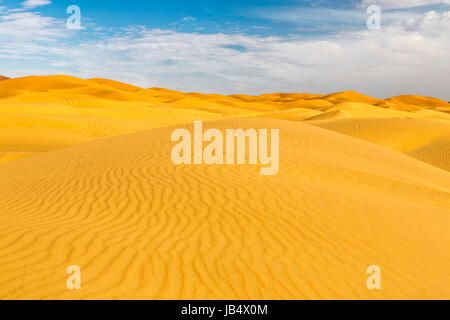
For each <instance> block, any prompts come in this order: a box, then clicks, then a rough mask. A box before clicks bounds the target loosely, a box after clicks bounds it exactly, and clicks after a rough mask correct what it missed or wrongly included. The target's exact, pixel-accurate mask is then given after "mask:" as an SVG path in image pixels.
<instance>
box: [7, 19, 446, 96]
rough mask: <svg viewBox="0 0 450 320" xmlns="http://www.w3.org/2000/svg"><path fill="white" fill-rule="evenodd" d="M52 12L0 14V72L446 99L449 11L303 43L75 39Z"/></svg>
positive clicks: (226, 89)
mask: <svg viewBox="0 0 450 320" xmlns="http://www.w3.org/2000/svg"><path fill="white" fill-rule="evenodd" d="M52 19H53V18H49V17H44V16H40V15H38V14H32V13H27V14H26V15H25V14H24V13H22V15H12V14H10V15H7V16H6V17H5V16H1V15H0V44H1V45H0V57H1V59H0V61H7V62H0V67H1V69H2V72H5V73H6V75H9V76H23V75H29V74H33V73H34V74H70V75H74V76H80V77H85V78H91V77H105V78H112V79H116V80H120V81H124V82H129V83H134V84H137V85H140V86H143V87H153V86H160V87H166V88H170V89H175V90H182V91H199V92H216V93H225V94H227V93H229V94H231V93H249V94H256V93H263V92H275V91H291V92H312V93H329V92H335V91H343V90H355V91H360V92H363V93H366V94H370V95H373V96H377V97H388V96H393V95H397V94H406V93H412V94H422V95H428V96H435V97H440V98H444V99H450V93H449V92H448V83H450V65H449V62H448V52H450V41H449V38H448V35H449V34H450V11H449V12H446V13H437V12H434V11H431V12H428V13H426V14H424V15H421V16H420V17H417V18H410V19H406V20H405V19H403V20H398V21H396V22H394V23H391V24H390V25H386V26H383V28H382V29H381V30H377V31H374V30H362V31H358V32H343V33H341V34H339V35H337V36H333V37H328V38H326V39H325V38H324V39H309V40H307V39H303V38H300V37H293V36H277V37H276V36H249V35H244V34H221V33H216V34H200V33H180V32H175V31H171V30H160V29H147V28H145V27H136V28H128V29H126V30H123V32H121V33H119V34H115V35H112V36H103V37H101V38H96V39H90V40H85V41H81V38H77V37H72V38H70V37H69V38H67V37H68V33H67V32H68V31H67V30H66V29H65V28H64V22H63V21H58V20H52ZM20 21H26V23H25V24H23V25H22V28H23V29H20V28H19V27H18V26H17V25H15V24H19V22H20ZM8 23H9V25H8ZM19 25H20V24H19ZM24 26H27V27H24ZM1 30H4V31H1ZM74 34H77V33H74ZM77 35H78V34H77ZM55 39H57V41H56V40H55ZM20 59H23V60H20ZM11 61H12V62H15V65H14V66H12V64H11ZM20 61H23V62H20ZM26 61H30V63H31V64H32V65H30V64H29V63H28V62H26ZM18 66H19V67H18Z"/></svg>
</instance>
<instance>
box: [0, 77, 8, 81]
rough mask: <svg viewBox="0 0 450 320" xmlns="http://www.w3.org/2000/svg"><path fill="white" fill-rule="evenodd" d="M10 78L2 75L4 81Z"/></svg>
mask: <svg viewBox="0 0 450 320" xmlns="http://www.w3.org/2000/svg"><path fill="white" fill-rule="evenodd" d="M8 79H9V78H8V77H5V76H0V81H2V80H8Z"/></svg>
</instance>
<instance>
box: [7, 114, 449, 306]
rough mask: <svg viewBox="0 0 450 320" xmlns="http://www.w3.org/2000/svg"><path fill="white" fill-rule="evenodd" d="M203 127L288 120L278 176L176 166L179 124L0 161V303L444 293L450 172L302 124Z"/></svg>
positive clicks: (425, 295)
mask: <svg viewBox="0 0 450 320" xmlns="http://www.w3.org/2000/svg"><path fill="white" fill-rule="evenodd" d="M204 125H205V127H206V128H208V127H212V128H219V129H222V130H224V129H225V128H279V127H282V128H283V130H282V131H281V137H280V144H281V145H280V150H282V151H281V152H282V154H281V155H280V173H279V174H278V175H276V176H273V177H270V178H269V179H267V178H264V177H262V176H260V175H259V174H258V170H257V168H255V167H252V166H245V165H244V166H206V165H200V166H175V165H173V164H172V162H171V161H170V148H171V143H170V141H169V139H170V133H171V132H172V130H173V128H161V129H154V130H150V131H145V132H142V133H135V134H130V135H125V136H121V137H115V138H109V139H102V140H97V141H93V142H90V143H87V144H82V145H79V146H74V147H69V148H65V149H61V150H56V151H51V152H47V153H43V154H40V155H37V156H34V157H30V158H24V159H20V160H16V161H12V162H9V163H5V164H3V165H2V166H0V177H1V179H0V192H1V193H2V195H3V196H2V198H1V199H0V207H1V208H2V214H1V215H0V221H1V223H0V226H1V227H0V239H2V240H1V243H0V244H1V245H0V256H1V257H2V258H1V259H2V264H1V265H0V275H1V277H0V278H1V285H0V298H2V299H17V298H19V299H30V298H31V299H53V298H57V299H78V298H80V299H108V298H111V299H117V298H118V299H366V298H374V299H385V298H389V299H396V298H411V299H415V298H430V299H431V298H441V299H442V298H449V297H450V291H449V288H450V278H449V275H448V272H447V268H448V261H449V259H450V256H449V251H448V250H446V249H447V246H448V243H449V240H450V235H449V233H448V230H449V228H450V197H449V195H450V173H448V172H446V171H444V170H441V169H438V168H435V167H433V166H431V165H429V164H425V163H423V162H421V161H418V160H415V159H413V158H410V157H407V156H405V155H402V154H400V153H397V152H394V151H390V150H388V149H385V148H383V147H379V146H376V145H374V144H370V143H367V142H364V141H361V140H358V139H355V138H352V137H348V136H345V135H340V134H335V133H334V132H332V131H329V130H326V129H321V128H318V127H315V126H311V125H307V124H299V123H296V122H286V121H283V120H265V119H261V120H256V119H242V120H219V121H213V122H208V123H205V124H204ZM185 127H186V128H188V129H192V127H191V126H189V125H188V126H185ZM48 163H52V166H51V167H50V166H48ZM419 226H420V227H419ZM436 253H439V254H436ZM70 264H77V265H79V266H80V267H81V270H82V271H83V277H84V278H83V279H84V280H83V289H82V290H81V291H76V292H75V291H70V290H67V289H66V288H65V279H66V274H65V267H66V266H67V265H70ZM372 264H379V265H381V266H382V269H383V290H381V291H370V290H368V289H367V288H366V286H365V280H366V277H367V275H366V273H365V270H366V268H367V266H369V265H372Z"/></svg>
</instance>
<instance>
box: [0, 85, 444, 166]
mask: <svg viewBox="0 0 450 320" xmlns="http://www.w3.org/2000/svg"><path fill="white" fill-rule="evenodd" d="M0 105H1V108H2V113H1V115H0V130H10V128H24V129H23V132H22V133H18V134H19V136H21V137H22V138H21V139H14V142H12V141H10V142H8V141H6V143H3V146H2V145H1V141H0V162H6V161H10V160H11V159H15V158H16V157H15V156H14V155H17V154H21V155H32V154H34V153H37V152H45V151H48V150H49V149H48V147H46V146H48V145H49V143H48V141H47V140H46V139H47V136H46V135H39V134H38V135H37V136H35V135H34V134H33V132H36V130H37V129H36V128H45V129H44V130H47V129H48V130H53V131H58V132H59V134H58V135H60V136H65V137H62V139H64V140H65V141H66V143H64V144H53V146H54V149H57V148H60V147H65V146H68V145H76V144H79V143H82V142H85V141H91V140H94V139H100V138H106V137H112V136H119V135H123V134H128V133H133V132H139V131H144V130H148V129H153V128H162V127H166V126H172V125H177V124H183V123H192V122H193V121H195V120H203V121H208V120H219V119H231V118H243V117H248V118H255V117H256V118H265V119H283V120H287V121H308V122H310V123H312V124H318V125H323V126H322V127H324V128H328V127H330V126H333V125H332V122H334V121H336V120H339V119H377V118H386V119H397V118H399V119H402V121H403V120H405V119H433V120H439V121H440V122H441V126H442V125H444V124H445V125H446V126H447V127H448V125H449V123H450V104H449V103H446V102H445V101H443V100H439V99H436V98H428V97H421V96H398V97H393V98H389V99H386V100H382V99H378V98H373V97H369V96H367V95H363V94H360V93H357V92H353V91H345V92H338V93H332V94H328V95H322V94H308V93H273V94H262V95H259V96H248V95H230V96H223V95H218V94H200V93H183V92H179V91H173V90H168V89H163V88H150V89H144V88H140V87H137V86H133V85H129V84H126V83H122V82H118V81H113V80H108V79H101V78H93V79H90V80H84V79H79V78H76V77H70V76H30V77H22V78H15V79H9V80H8V81H1V82H0ZM328 122H329V123H330V126H328V125H327V123H328ZM411 124H412V127H414V124H413V123H411ZM17 130H18V129H16V131H17ZM337 131H339V130H337ZM344 131H345V130H344ZM340 132H341V133H342V130H340ZM39 136H41V137H42V138H41V139H40V140H39V139H38V138H37V137H39ZM353 136H354V137H357V135H354V134H353ZM363 139H364V138H363ZM4 140H5V139H3V141H4ZM365 140H366V141H370V142H373V141H371V140H374V139H365ZM375 140H376V139H375ZM20 141H21V142H20ZM70 141H71V142H70ZM6 145H7V146H6ZM381 145H384V144H381ZM420 158H421V159H424V158H427V157H425V156H421V157H420ZM441 167H442V166H441Z"/></svg>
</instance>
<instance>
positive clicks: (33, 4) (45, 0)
mask: <svg viewBox="0 0 450 320" xmlns="http://www.w3.org/2000/svg"><path fill="white" fill-rule="evenodd" d="M51 3H52V2H51V1H49V0H26V1H24V2H23V3H22V6H24V7H25V8H27V9H34V8H37V7H41V6H45V5H48V4H51Z"/></svg>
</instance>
